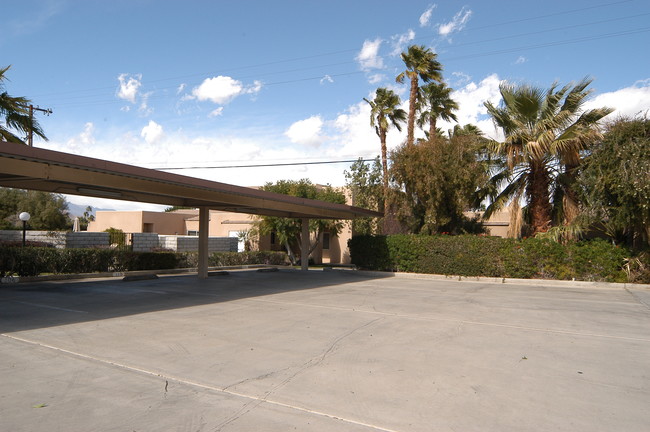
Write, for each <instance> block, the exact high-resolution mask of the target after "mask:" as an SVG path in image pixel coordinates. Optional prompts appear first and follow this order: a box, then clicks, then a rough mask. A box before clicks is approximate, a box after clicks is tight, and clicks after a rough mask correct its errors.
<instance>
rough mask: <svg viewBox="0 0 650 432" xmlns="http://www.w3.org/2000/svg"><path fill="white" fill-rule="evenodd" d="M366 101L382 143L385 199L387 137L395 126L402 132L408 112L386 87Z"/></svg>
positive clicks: (371, 121)
mask: <svg viewBox="0 0 650 432" xmlns="http://www.w3.org/2000/svg"><path fill="white" fill-rule="evenodd" d="M363 100H364V101H366V102H368V105H370V126H372V127H374V128H375V132H376V133H377V136H378V137H379V141H380V142H381V166H382V170H383V174H384V175H383V182H384V197H386V196H387V191H388V154H387V153H388V152H387V150H386V135H387V133H388V129H389V128H390V127H391V126H394V127H395V128H396V129H397V130H398V131H401V130H402V126H401V123H404V120H406V112H405V111H404V110H403V109H401V108H399V106H400V104H401V103H402V101H401V100H400V97H399V96H398V95H397V94H396V93H395V92H394V91H392V90H388V89H386V88H384V87H380V88H378V89H377V92H376V93H375V98H374V99H373V100H368V99H366V98H363Z"/></svg>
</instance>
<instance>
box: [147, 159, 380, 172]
mask: <svg viewBox="0 0 650 432" xmlns="http://www.w3.org/2000/svg"><path fill="white" fill-rule="evenodd" d="M374 160H375V159H362V158H358V159H348V160H329V161H319V162H288V163H272V164H253V165H219V166H191V167H164V168H162V167H159V168H152V169H156V170H160V171H168V170H194V169H229V168H264V167H282V166H297V165H327V164H340V163H354V162H359V161H361V162H373V161H374Z"/></svg>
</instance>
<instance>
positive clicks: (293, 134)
mask: <svg viewBox="0 0 650 432" xmlns="http://www.w3.org/2000/svg"><path fill="white" fill-rule="evenodd" d="M322 130H323V119H322V118H321V117H320V116H311V117H309V118H308V119H305V120H300V121H297V122H295V123H293V124H292V125H291V126H290V127H289V129H287V131H286V132H285V133H284V134H285V135H286V136H287V137H288V138H289V140H291V142H292V143H295V144H302V145H308V146H313V147H318V146H320V145H321V143H322V142H323V140H324V139H325V137H324V136H323V135H322Z"/></svg>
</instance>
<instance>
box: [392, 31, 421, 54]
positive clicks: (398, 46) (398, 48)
mask: <svg viewBox="0 0 650 432" xmlns="http://www.w3.org/2000/svg"><path fill="white" fill-rule="evenodd" d="M390 39H391V41H392V43H393V50H392V51H391V52H390V54H391V55H393V56H396V55H400V54H401V53H402V52H403V51H405V50H406V46H407V45H408V43H409V42H411V41H412V40H413V39H415V32H414V31H413V30H411V29H409V31H407V32H406V33H402V34H397V35H394V36H392V37H391V38H390Z"/></svg>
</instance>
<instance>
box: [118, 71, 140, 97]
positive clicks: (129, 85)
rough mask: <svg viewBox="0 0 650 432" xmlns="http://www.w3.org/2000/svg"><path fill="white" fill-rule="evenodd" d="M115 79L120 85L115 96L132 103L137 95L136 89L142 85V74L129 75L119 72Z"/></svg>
mask: <svg viewBox="0 0 650 432" xmlns="http://www.w3.org/2000/svg"><path fill="white" fill-rule="evenodd" d="M117 80H118V81H119V83H120V87H119V89H118V90H117V97H118V98H120V99H124V100H125V101H129V102H131V103H132V104H134V103H135V100H136V97H137V96H138V90H139V89H140V86H142V75H141V74H136V75H133V76H130V75H129V74H120V75H119V76H118V77H117Z"/></svg>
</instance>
